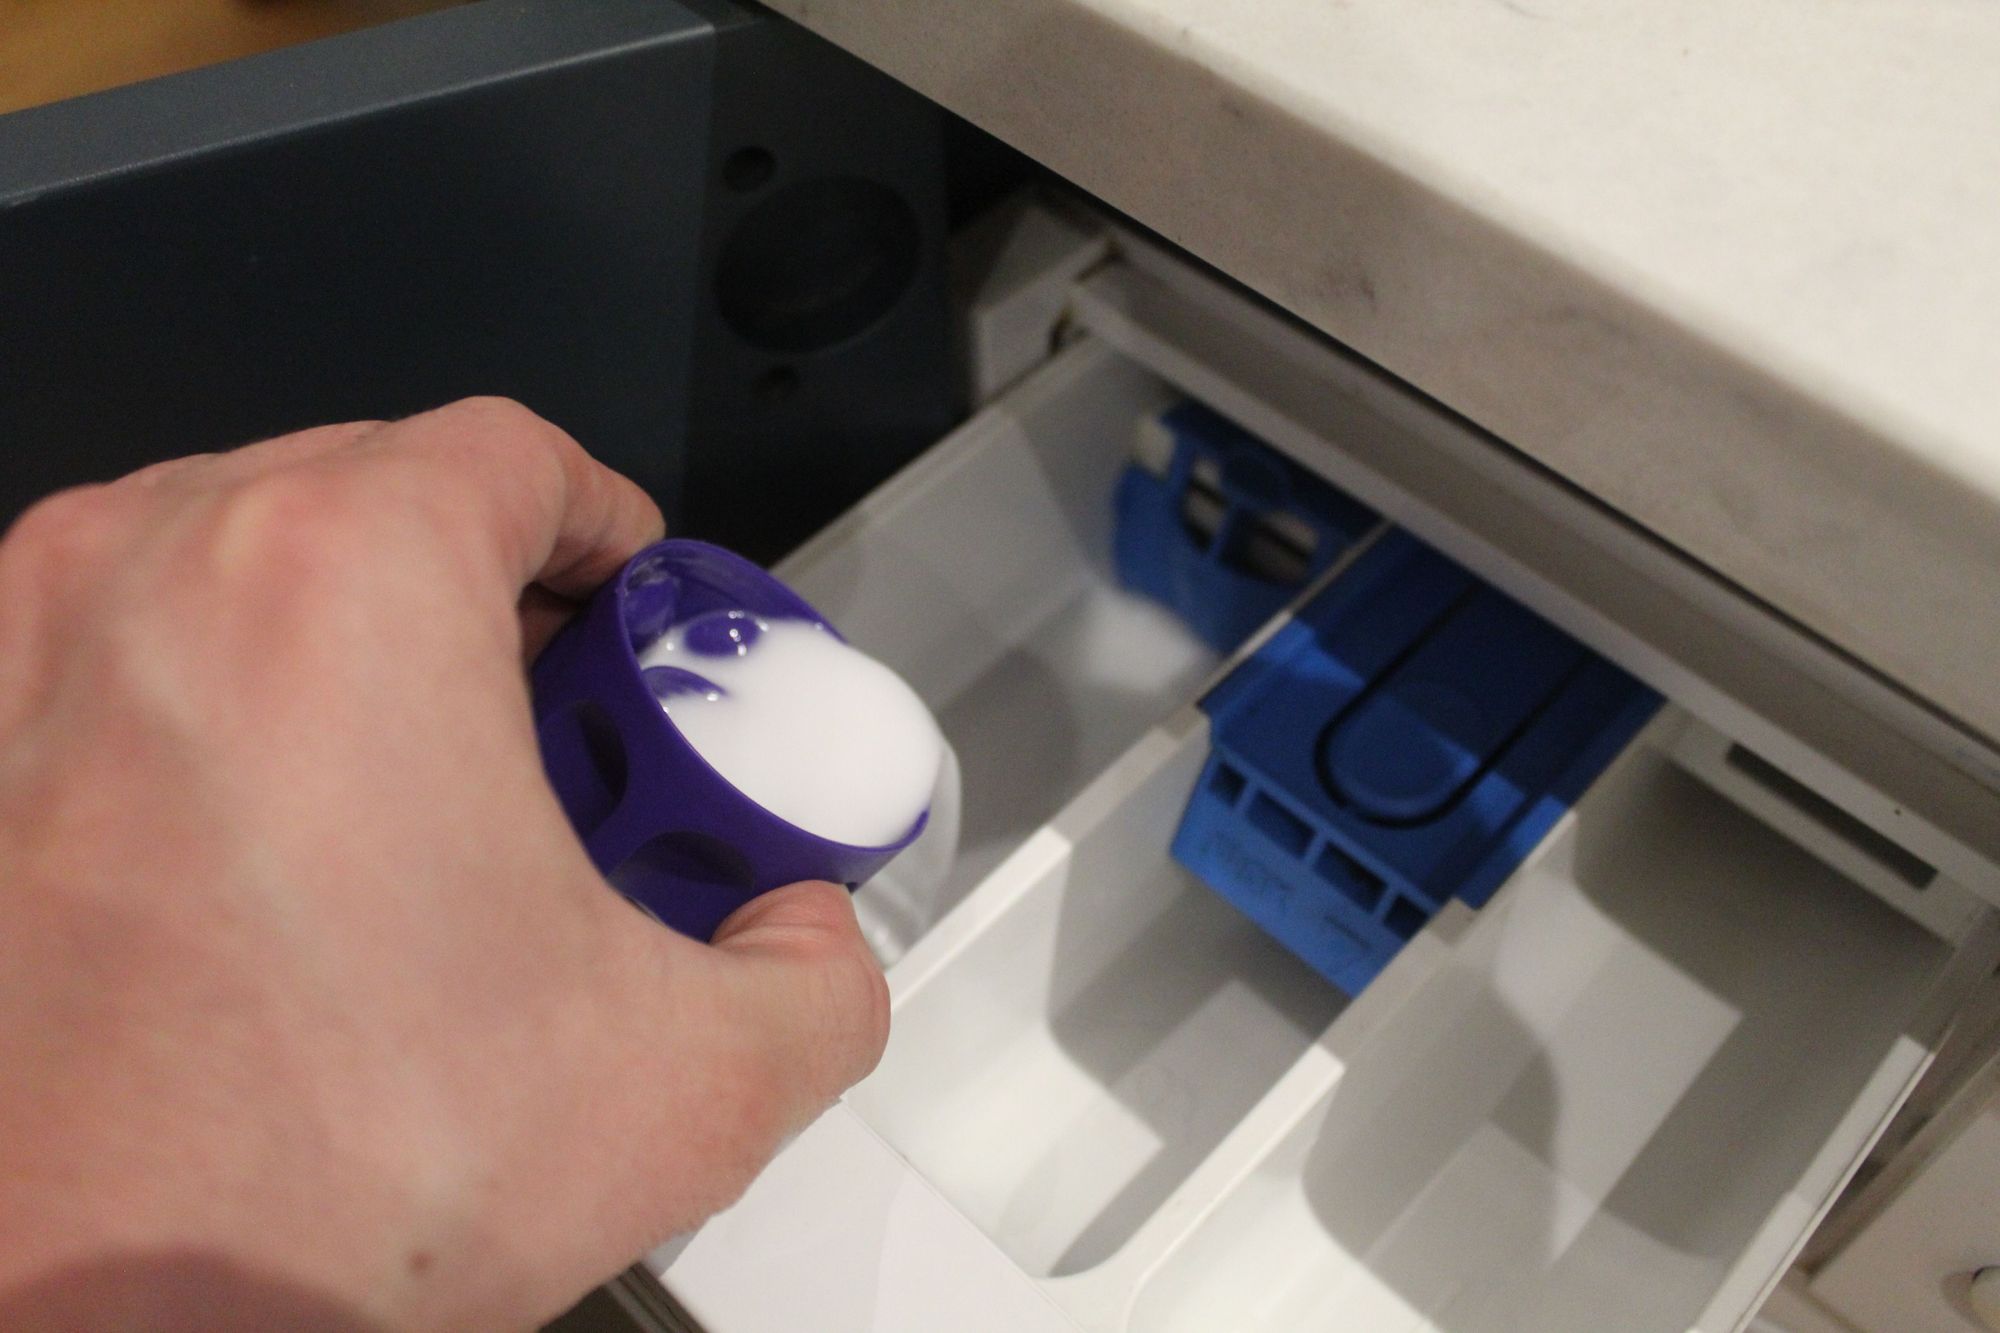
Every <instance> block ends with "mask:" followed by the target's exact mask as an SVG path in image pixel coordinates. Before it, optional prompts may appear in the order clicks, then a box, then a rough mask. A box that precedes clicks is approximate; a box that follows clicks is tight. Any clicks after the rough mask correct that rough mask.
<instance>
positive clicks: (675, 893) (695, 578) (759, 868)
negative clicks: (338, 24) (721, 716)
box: [533, 539, 929, 940]
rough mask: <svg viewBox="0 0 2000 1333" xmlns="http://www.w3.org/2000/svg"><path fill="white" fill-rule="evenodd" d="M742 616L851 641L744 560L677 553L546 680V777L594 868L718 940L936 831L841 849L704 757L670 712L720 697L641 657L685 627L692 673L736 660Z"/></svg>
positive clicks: (579, 629)
mask: <svg viewBox="0 0 2000 1333" xmlns="http://www.w3.org/2000/svg"><path fill="white" fill-rule="evenodd" d="M730 611H746V612H749V613H750V614H751V615H753V616H760V617H763V618H764V619H766V620H806V621H811V622H813V623H815V624H818V625H820V626H822V627H824V628H825V629H827V630H828V631H830V632H833V633H834V634H835V637H838V631H835V630H834V629H833V626H831V625H828V624H827V622H826V619H825V617H823V616H821V615H820V614H819V612H817V611H815V610H813V608H812V607H811V606H810V605H808V604H807V603H806V601H805V600H804V599H803V598H801V597H800V596H799V595H798V594H797V593H795V592H793V591H792V590H791V589H790V588H787V587H786V586H785V585H784V584H783V583H780V582H779V581H778V580H777V579H775V578H773V577H772V576H771V575H770V574H769V573H767V572H765V571H764V570H763V569H760V568H759V567H757V566H756V565H754V564H752V563H751V562H750V561H748V560H745V559H744V558H743V557H742V556H739V555H736V554H734V553H732V552H729V551H725V550H723V549H722V548H721V547H719V546H711V545H709V544H708V543H707V542H698V541H689V540H686V539H675V540H671V541H664V542H659V543H656V544H655V545H652V546H649V547H647V548H646V549H645V550H643V551H641V552H639V554H637V555H635V556H633V557H632V559H631V560H630V561H629V562H627V564H626V565H625V568H624V569H622V570H621V571H619V573H618V576H617V577H616V578H614V579H612V580H611V582H610V583H608V584H606V585H605V586H604V587H603V588H602V589H600V590H599V591H598V593H597V595H596V596H595V597H593V598H592V599H591V602H590V605H589V606H588V607H587V608H586V609H585V610H584V611H583V612H582V614H580V615H579V616H578V617H577V618H576V619H575V620H574V621H572V622H571V623H570V624H568V625H567V626H565V627H564V628H563V631H562V632H561V633H560V634H558V635H557V636H556V637H555V640H554V641H553V642H551V643H550V644H549V646H548V648H547V649H546V650H545V651H544V652H543V653H542V656H541V658H540V659H539V660H538V661H537V662H536V663H535V668H534V672H533V681H534V708H535V728H536V734H537V736H538V737H539V738H540V741H541V746H542V765H543V767H544V768H545V769H546V770H547V772H548V776H549V782H550V784H551V785H553V786H554V787H555V790H556V796H557V797H558V799H560V800H561V802H562V807H563V812H564V813H565V814H567V815H568V816H569V819H570V823H571V824H572V825H573V826H574V827H575V829H576V832H577V836H578V837H580V838H581V839H583V845H584V848H585V850H587V851H588V852H589V853H590V859H591V860H592V862H594V863H595V864H596V866H597V868H598V870H599V871H600V872H602V873H603V875H604V877H605V878H606V879H608V880H610V881H611V884H612V886H613V887H614V888H616V889H617V890H618V891H619V892H620V893H623V894H624V895H625V896H626V897H628V898H631V899H632V900H633V901H635V902H637V903H638V904H640V905H641V906H642V907H644V908H645V909H646V910H647V911H649V912H651V913H652V914H653V915H654V916H656V917H658V918H659V919H660V920H661V921H663V922H665V923H666V924H667V925H669V926H672V927H673V928H674V929H676V930H679V931H681V932H682V933H684V934H688V935H692V936H694V937H695V938H697V939H704V940H705V939H708V938H709V937H710V936H712V935H714V934H715V928H716V927H717V926H719V925H721V924H722V921H723V918H724V917H726V916H728V915H729V914H730V913H731V912H733V911H735V910H736V909H737V908H738V907H740V906H742V905H743V904H744V903H746V902H748V901H750V899H752V898H754V897H756V896H757V895H758V894H760V893H764V892H767V891H768V890H771V889H775V888H779V887H782V886H783V885H786V884H792V883H796V882H797V881H799V880H802V879H826V880H832V881H833V882H834V883H836V884H845V885H847V886H848V887H849V888H852V887H854V886H855V885H856V884H859V883H861V882H862V881H863V880H865V879H867V878H869V877H870V876H871V875H873V874H874V873H875V872H876V871H878V870H880V869H881V868H882V867H883V866H885V865H887V864H888V863H889V860H890V858H892V857H894V856H895V855H896V853H897V852H899V851H901V850H902V849H903V848H905V847H907V846H909V845H910V843H911V842H913V841H915V840H916V836H917V834H918V833H920V832H922V831H923V826H924V821H925V820H926V819H927V818H928V817H929V814H928V812H926V813H925V814H924V815H921V816H919V817H918V819H917V821H916V823H915V824H913V825H912V826H911V828H910V831H909V832H908V833H907V834H905V835H904V836H903V837H902V838H901V839H899V840H898V841H896V842H894V843H892V844H890V845H888V846H885V847H856V846H853V845H851V844H848V843H841V842H834V841H833V840H831V839H829V838H822V837H819V836H817V835H816V834H812V833H808V832H807V831H806V830H804V829H802V828H800V827H799V826H798V825H796V824H793V823H790V822H789V821H787V820H784V819H780V818H779V817H778V816H776V815H774V814H772V813H771V812H770V811H768V810H766V809H764V807H763V806H761V805H758V804H757V803H756V802H755V801H753V800H751V799H750V798H749V797H748V796H745V795H744V794H743V793H742V792H740V791H738V790H737V789H736V787H735V786H734V785H733V784H732V783H730V781H729V780H728V779H727V778H725V777H723V776H722V774H720V773H718V772H717V771H716V770H715V769H714V768H712V767H711V766H710V765H709V763H708V761H707V760H705V759H703V758H702V757H701V754H700V752H699V751H697V750H696V749H695V748H694V746H692V745H690V744H689V743H688V741H687V739H686V738H685V737H684V736H682V735H681V733H680V730H679V729H678V728H677V727H675V726H674V724H673V720H672V719H671V718H669V717H668V716H667V714H666V711H665V710H664V709H663V708H661V707H660V699H661V697H664V696H670V695H672V694H674V693H676V692H680V691H700V690H709V689H713V688H715V686H714V685H713V684H712V683H711V682H709V681H707V680H706V679H704V678H703V677H702V676H701V675H700V674H699V672H698V671H694V670H686V669H683V668H680V667H651V668H647V669H646V670H644V671H641V670H640V667H639V659H638V654H639V653H640V652H641V651H643V650H644V649H645V648H647V647H649V646H650V645H651V644H652V643H653V642H654V641H655V640H656V639H658V638H659V637H660V636H661V635H662V634H664V633H666V632H667V630H668V629H670V628H673V627H675V626H682V625H685V626H688V629H687V639H688V646H689V647H690V648H692V649H694V650H695V652H696V654H697V656H696V657H695V658H693V659H690V660H691V661H698V660H699V654H701V653H704V652H708V653H714V652H718V651H733V650H734V646H735V645H739V644H741V643H743V642H745V638H744V636H746V635H751V636H754V634H755V632H756V626H755V624H754V623H751V622H748V621H747V620H741V619H738V620H735V621H734V622H733V623H732V621H731V618H730V617H728V616H726V615H725V614H723V613H726V612H730ZM732 636H734V637H732Z"/></svg>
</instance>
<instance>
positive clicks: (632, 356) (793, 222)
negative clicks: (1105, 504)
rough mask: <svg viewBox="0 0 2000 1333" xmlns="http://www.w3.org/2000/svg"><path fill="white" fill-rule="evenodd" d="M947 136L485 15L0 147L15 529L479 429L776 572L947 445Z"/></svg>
mask: <svg viewBox="0 0 2000 1333" xmlns="http://www.w3.org/2000/svg"><path fill="white" fill-rule="evenodd" d="M942 122H943V117H942V114H941V113H940V112H938V111H937V110H936V108H935V107H933V106H931V104H929V103H927V102H925V101H924V100H923V99H921V98H918V97H916V96H915V95H914V94H912V93H910V92H908V91H907V90H905V89H903V88H902V87H901V86H900V85H897V84H895V83H894V82H893V81H891V80H889V79H887V78H885V77H884V76H882V75H880V74H878V73H876V72H874V71H873V70H870V69H868V68H867V67H866V66H864V65H862V64H860V63H859V62H858V61H855V60H854V59H853V58H852V57H849V56H847V55H845V54H844V53H842V52H840V51H838V50H837V49H835V48H833V47H832V46H830V45H828V44H827V43H825V42H822V41H820V40H819V39H818V38H815V37H812V36H811V35H810V34H807V33H805V32H804V31H803V30H801V29H798V28H796V27H794V26H792V25H790V24H788V23H786V22H784V21H783V20H780V19H777V18H775V17H773V16H771V15H769V14H767V13H764V12H763V11H760V10H757V9H754V8H753V7H749V6H744V5H738V4H734V3H730V2H729V0H688V3H686V4H681V3H675V2H674V0H590V3H575V0H484V2H483V3H477V4H470V5H465V6H462V7H458V8H454V9H449V10H444V11H440V12H437V13H434V14H430V15H425V16H422V17H418V18H413V19H409V20H405V21H403V22H399V23H394V24H389V25H385V26H383V27H380V28H375V29H370V30H365V31H362V32H357V33H352V34H348V35H345V36H341V37H335V38H330V39H328V40H325V41H320V42H314V43H310V44H307V45H304V46H299V47H294V48H290V49H287V50H283V51H278V52H273V53H271V54H268V55H264V56H258V57H253V58H251V59H247V60H240V61H235V62H231V63H228V64H223V65H217V66H213V67H210V68H207V69H202V70H196V71H193V72H190V73H187V74H182V75H175V76H172V77H169V78H165V79H158V80H154V81H151V82H148V83H144V84H138V85H134V86H131V87H127V88H121V89H116V90H113V91H110V92H107V93H102V94H98V95H95V96H91V97H85V98H79V99H76V100H73V101H69V102H64V103H58V104H55V105H52V106H47V107H40V108H35V109H32V110H29V111H24V112H19V113H16V114H14V115H12V116H6V117H0V522H4V521H5V519H6V518H8V517H10V516H11V515H12V514H13V513H14V512H17V511H18V510H19V509H20V508H22V507H24V506H25V505H26V504H27V503H29V502H31V501H32V500H33V499H35V498H36V497H38V496H39V495H42V494H45V493H47V492H48V491H51V490H54V489H56V488H58V487H61V486H64V485H70V484H74V483H76V482H80V481H88V480H95V479H102V478H108V477H111V476H115V475H117V474H119V473H121V472H124V471H126V470H129V469H130V468H132V467H135V466H138V465H140V464H142V463H144V462H147V461H150V460H152V459H155V458H159V457H165V456H169V455H173V454H178V453H185V452H190V451H193V450H198V449H214V448H222V447H227V446H230V445H234V444H238V443H242V442H245V441H248V440H253V439H258V438H261V437H264V436H268V435H273V434H277V433H280V432H283V431H287V430H292V429H296V428H298V427H301V426H306V425H311V424H316V423H320V422H326V421H335V420H347V419H354V418H372V417H391V416H397V415H402V414H406V413H409V412H413V411H418V410H421V409H423V408H425V407H429V406H432V405H435V404H437V403H440V402H444V401H447V400H449V399H452V398H456V397H460V396H463V395H467V394H478V393H486V394H504V395H507V396H510V397H515V398H519V399H521V400H522V401H524V402H526V403H527V404H529V405H530V406H531V407H533V408H535V409H536V410H537V411H539V412H541V413H542V414H543V415H545V416H547V417H549V418H551V419H552V420H554V421H556V422H557V423H558V424H560V425H562V426H564V427H565V428H567V429H568V430H570V431H571V432H572V433H573V434H575V435H576V436H577V437H578V438H579V439H580V440H582V441H583V442H584V444H585V445H586V446H587V447H589V448H590V449H591V450H592V451H593V452H595V453H596V454H598V455H599V456H600V457H602V458H604V459H605V460H607V461H608V462H610V463H612V464H613V465H614V466H616V467H618V468H620V469H621V470H623V471H625V472H627V473H629V474H631V475H632V476H634V477H635V478H637V479H638V480H639V481H640V482H641V483H642V484H644V485H645V486H646V487H647V488H648V489H649V490H651V491H652V492H653V493H654V494H655V496H656V497H658V498H659V499H660V501H661V502H662V504H663V506H664V507H666V508H667V509H668V511H669V513H670V515H671V516H672V517H674V518H675V519H676V520H677V523H678V525H679V526H681V527H682V528H683V529H684V530H687V531H691V532H695V533H698V534H700V535H704V536H710V537H713V538H715V539H717V540H721V541H725V542H730V543H732V544H735V545H738V546H741V547H744V548H747V549H749V550H750V551H751V552H752V553H753V554H757V555H761V556H765V557H769V556H774V555H776V554H778V553H780V552H781V551H782V550H784V549H785V548H786V547H788V546H789V545H790V544H792V543H794V542H796V541H797V540H799V539H800V538H801V537H803V536H804V535H806V533H808V532H810V531H811V530H812V529H813V528H814V527H816V526H818V525H819V524H821V523H823V522H825V521H826V519H828V518H830V517H831V516H832V515H833V514H834V513H836V512H838V509H839V508H840V507H842V506H843V505H844V504H845V503H847V501H848V500H850V499H851V498H853V496H854V495H856V494H858V493H859V491H860V490H861V489H864V488H865V487H866V486H868V485H870V484H872V483H873V482H874V481H876V480H879V479H880V478H881V477H882V476H883V475H885V474H886V473H887V472H888V471H889V470H891V469H892V468H893V467H895V466H896V465H897V464H898V463H900V462H902V461H903V460H904V459H906V458H908V457H909V456H911V455H912V454H914V453H915V452H916V451H917V450H918V449H920V448H922V447H923V445H924V444H926V443H928V441H929V440H931V439H933V438H935V437H936V435H937V434H938V433H939V432H940V431H942V430H943V429H945V428H946V427H948V425H949V424H950V421H951V417H952V410H953V378H952V375H951V370H950V365H949V359H948V352H947V348H948V346H949V337H948V323H947V312H946V308H945V296H944V283H943V276H942V254H943V232H944V212H945V202H944V181H943V169H942V161H941V159H942V150H941V148H940V144H941V140H942V134H943V129H942ZM691 422H693V423H695V425H696V430H695V434H694V437H693V443H692V444H690V434H689V431H690V423H691ZM684 480H692V482H693V483H694V484H692V485H691V486H689V485H684ZM684 501H685V502H686V503H684Z"/></svg>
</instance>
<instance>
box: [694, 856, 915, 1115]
mask: <svg viewBox="0 0 2000 1333" xmlns="http://www.w3.org/2000/svg"><path fill="white" fill-rule="evenodd" d="M713 944H714V955H713V956H714V957H715V961H716V963H717V964H718V965H719V970H720V971H721V973H722V978H723V985H724V986H725V987H728V988H729V989H730V991H731V993H732V996H733V999H734V1007H735V1008H736V1010H737V1012H738V1013H740V1014H741V1016H742V1018H743V1019H744V1021H745V1022H746V1023H747V1024H749V1025H750V1026H751V1029H752V1030H753V1031H754V1032H755V1033H756V1034H757V1036H758V1037H759V1039H761V1041H762V1042H763V1043H765V1044H766V1046H767V1048H768V1049H769V1050H770V1052H771V1054H772V1055H773V1056H774V1057H776V1059H777V1062H778V1067H779V1070H780V1072H781V1073H782V1075H783V1076H784V1078H785V1080H786V1081H787V1082H788V1083H790V1084H791V1085H792V1088H793V1091H794V1093H795V1095H796V1097H797V1099H798V1100H799V1102H800V1105H801V1106H802V1108H804V1114H803V1115H802V1116H801V1117H800V1119H799V1121H798V1123H797V1124H795V1125H794V1126H793V1127H792V1128H793V1129H798V1128H802V1127H803V1125H804V1123H805V1121H807V1120H809V1119H811V1118H812V1116H814V1115H817V1114H818V1113H819V1112H820V1111H821V1110H823V1109H825V1107H826V1106H827V1105H828V1104H829V1103H831V1102H832V1101H833V1100H834V1099H835V1098H836V1097H838V1096H839V1095H840V1094H841V1093H842V1092H844V1091H846V1090H847V1089H848V1088H849V1087H851V1086H852V1085H853V1084H855V1083H856V1082H858V1081H859V1080H860V1079H862V1078H863V1077H865V1076H866V1075H867V1073H868V1071H869V1070H871V1069H873V1068H874V1067H875V1062H876V1061H878V1060H880V1059H881V1058H882V1048H883V1046H884V1045H885V1044H886V1043H887V1042H888V1039H889V987H888V983H887V982H886V981H884V980H883V977H882V969H881V966H880V965H879V964H877V963H876V961H875V956H874V955H873V954H872V953H870V952H869V950H868V945H867V942H866V941H865V940H863V939H862V937H861V927H860V924H859V922H857V921H856V920H855V916H854V903H853V900H852V899H851V898H850V897H849V896H848V894H847V892H846V891H845V890H843V889H841V888H840V887H839V886H837V885H833V884H826V883H821V882H817V881H814V882H807V883H803V884H793V885H790V886H789V887H786V888H782V889H777V890H774V891H773V892H770V893H766V894H761V895H759V896H758V897H756V898H753V899H751V900H750V901H749V902H748V903H745V904H744V905H743V906H742V907H740V908H738V909H737V910H736V911H735V912H734V913H732V914H731V915H730V917H729V919H728V920H726V921H724V922H723V923H722V925H721V927H720V928H719V929H718V930H717V931H716V932H715V939H714V941H713Z"/></svg>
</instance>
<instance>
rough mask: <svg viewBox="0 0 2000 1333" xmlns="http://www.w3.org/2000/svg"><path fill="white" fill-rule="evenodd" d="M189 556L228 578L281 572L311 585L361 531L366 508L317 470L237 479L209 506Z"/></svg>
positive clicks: (335, 565)
mask: <svg viewBox="0 0 2000 1333" xmlns="http://www.w3.org/2000/svg"><path fill="white" fill-rule="evenodd" d="M205 537H206V540H204V541H202V542H201V543H199V544H198V550H197V552H196V554H195V556H194V558H195V560H196V561H197V562H198V563H199V565H200V566H201V567H202V572H204V573H206V574H211V575H214V576H217V577H220V578H222V579H224V580H227V581H230V582H236V581H238V580H241V579H245V578H262V577H266V576H282V577H284V578H286V579H290V580H296V581H301V582H306V581H309V582H312V583H315V584H317V583H318V582H320V581H321V580H322V579H323V578H324V577H325V576H327V575H337V574H338V573H339V572H340V571H342V570H343V569H345V568H346V567H347V566H348V565H349V563H350V562H351V560H352V559H353V558H354V557H355V556H357V555H358V554H359V553H360V551H361V549H362V544H363V543H364V542H365V541H366V540H367V537H368V513H367V510H366V508H365V507H364V506H363V505H362V504H361V503H360V502H359V500H358V498H357V497H356V496H355V495H354V494H353V493H352V490H351V488H349V487H347V486H345V485H343V484H341V483H340V482H339V481H337V480H335V479H334V478H333V477H332V476H330V475H329V474H325V473H313V472H303V471H300V472H279V473H274V474H272V475H270V476H268V477H262V478H258V479H256V480H254V481H249V482H245V483H242V484H241V485H238V486H236V487H233V488H231V489H230V490H229V491H228V492H226V493H225V494H224V495H223V496H222V497H221V499H220V500H219V502H218V503H217V504H216V505H215V506H214V507H213V509H212V511H211V514H210V516H209V522H208V524H207V531H206V533H205Z"/></svg>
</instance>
